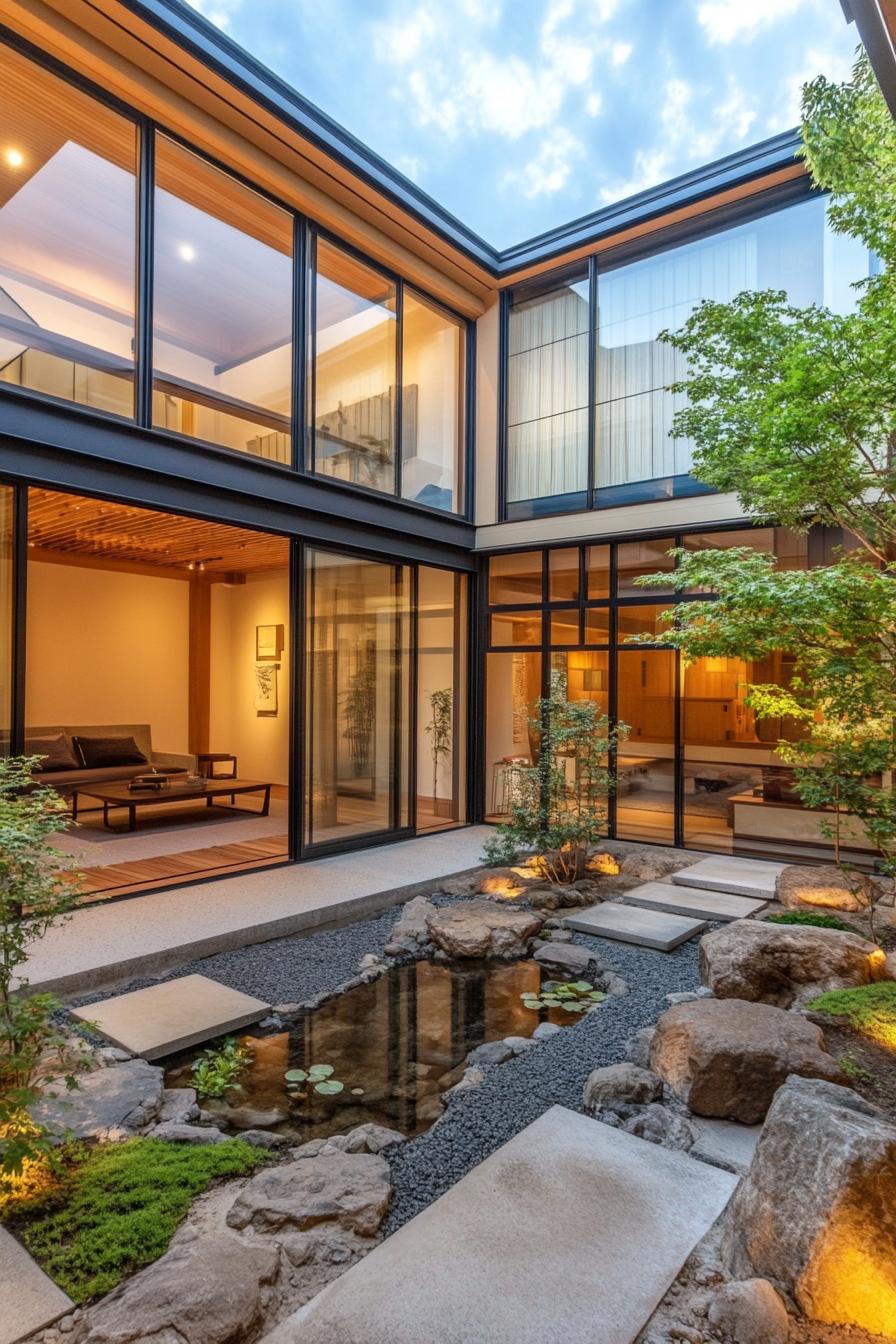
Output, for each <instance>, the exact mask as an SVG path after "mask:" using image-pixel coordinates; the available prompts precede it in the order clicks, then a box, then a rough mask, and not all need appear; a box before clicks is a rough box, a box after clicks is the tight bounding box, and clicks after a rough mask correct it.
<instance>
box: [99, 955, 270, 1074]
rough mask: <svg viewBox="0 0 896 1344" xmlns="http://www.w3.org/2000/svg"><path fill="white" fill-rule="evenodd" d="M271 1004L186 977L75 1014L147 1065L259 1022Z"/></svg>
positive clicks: (198, 977) (205, 980)
mask: <svg viewBox="0 0 896 1344" xmlns="http://www.w3.org/2000/svg"><path fill="white" fill-rule="evenodd" d="M269 1012H270V1004H267V1003H262V1001H261V999H254V998H253V997H252V996H251V994H242V993H241V992H240V991H239V990H238V989H230V988H228V986H227V985H221V984H219V983H218V981H217V980H209V979H208V977H207V976H205V975H184V976H181V977H180V979H178V980H169V981H167V982H166V983H165V984H163V985H153V986H152V987H151V988H150V989H137V990H134V991H133V992H132V993H130V994H117V995H116V996H115V998H113V999H104V1000H103V1001H102V1002H101V1003H88V1004H85V1006H84V1007H83V1008H76V1009H73V1016H74V1017H79V1018H81V1020H82V1021H84V1022H92V1023H94V1024H95V1025H96V1028H97V1030H99V1031H100V1032H102V1034H103V1035H104V1036H107V1037H108V1038H109V1040H110V1041H112V1042H113V1044H115V1045H120V1046H123V1047H124V1049H125V1050H130V1051H131V1053H132V1054H134V1055H142V1056H143V1058H144V1059H160V1058H161V1057H162V1056H163V1055H173V1054H175V1053H176V1051H178V1050H186V1049H188V1047H189V1046H191V1045H197V1044H198V1043H199V1042H200V1041H208V1040H211V1038H212V1037H213V1036H223V1035H225V1033H226V1032H228V1031H237V1030H238V1029H239V1028H240V1027H248V1026H249V1025H250V1024H251V1023H252V1022H258V1021H259V1019H260V1018H262V1017H265V1016H266V1015H267V1014H268V1013H269Z"/></svg>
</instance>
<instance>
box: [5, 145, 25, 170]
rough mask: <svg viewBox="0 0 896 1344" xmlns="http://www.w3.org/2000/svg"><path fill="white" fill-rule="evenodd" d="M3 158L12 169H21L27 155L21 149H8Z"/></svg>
mask: <svg viewBox="0 0 896 1344" xmlns="http://www.w3.org/2000/svg"><path fill="white" fill-rule="evenodd" d="M3 157H4V159H5V160H6V162H7V164H8V165H9V167H10V168H21V166H22V164H23V163H24V162H25V155H24V154H23V153H22V151H21V150H20V149H7V150H6V152H5V153H4V155H3Z"/></svg>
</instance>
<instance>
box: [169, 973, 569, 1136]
mask: <svg viewBox="0 0 896 1344" xmlns="http://www.w3.org/2000/svg"><path fill="white" fill-rule="evenodd" d="M542 976H543V972H542V970H541V967H540V966H538V965H537V963H536V962H534V961H517V962H512V963H503V962H501V963H490V964H486V963H481V964H480V963H477V964H475V965H471V966H461V965H450V966H438V965H434V964H433V963H431V962H427V961H419V962H415V963H413V964H411V965H403V966H395V967H393V968H392V969H391V970H389V971H388V972H387V973H386V974H385V975H383V976H381V977H380V978H379V979H377V980H373V981H371V983H370V984H365V985H358V986H356V987H355V988H354V989H350V990H347V991H346V992H345V993H344V994H339V995H337V996H336V997H335V998H332V999H329V1000H328V1001H327V1002H326V1003H324V1004H322V1005H321V1006H320V1007H319V1008H315V1009H313V1010H311V1011H308V1012H305V1013H303V1014H302V1016H301V1017H300V1018H299V1020H298V1021H297V1022H296V1023H295V1025H294V1026H293V1027H292V1029H291V1030H290V1031H283V1032H278V1033H277V1034H275V1035H251V1034H250V1035H244V1036H241V1037H239V1039H240V1041H241V1043H242V1044H244V1045H245V1046H246V1047H247V1049H248V1050H249V1052H250V1055H251V1062H250V1064H249V1066H248V1068H247V1069H246V1072H245V1073H244V1074H243V1076H242V1078H241V1091H239V1092H233V1093H231V1094H229V1099H228V1100H227V1101H214V1100H207V1101H205V1102H203V1105H204V1106H205V1108H206V1109H207V1110H210V1111H214V1112H215V1113H216V1114H218V1115H219V1116H220V1118H221V1120H222V1121H226V1122H227V1127H228V1128H233V1129H237V1130H238V1129H250V1128H256V1127H258V1128H265V1129H277V1130H279V1131H281V1132H288V1133H290V1134H294V1135H295V1136H296V1138H297V1140H298V1141H305V1140H307V1139H312V1138H321V1137H326V1136H327V1135H330V1134H338V1133H344V1132H345V1131H346V1130H349V1129H351V1128H353V1127H354V1126H355V1125H359V1124H363V1123H364V1122H366V1121H372V1122H374V1123H376V1124H380V1125H387V1126H389V1127H390V1128H393V1129H398V1130H401V1132H402V1133H403V1134H407V1135H413V1134H419V1133H421V1132H422V1131H423V1130H424V1129H427V1128H428V1127H429V1126H430V1125H431V1124H432V1123H433V1121H434V1120H436V1119H437V1118H438V1116H439V1115H440V1114H441V1111H442V1105H441V1102H440V1100H439V1098H440V1095H441V1093H442V1092H444V1091H445V1090H446V1089H447V1088H449V1087H452V1086H453V1085H454V1084H455V1083H457V1082H459V1081H460V1079H461V1077H462V1076H463V1072H464V1067H465V1061H466V1057H467V1055H468V1054H469V1052H470V1051H471V1050H473V1049H475V1047H476V1046H478V1045H482V1044H483V1043H484V1042H485V1041H494V1040H498V1039H500V1038H501V1037H503V1036H531V1035H532V1032H533V1031H534V1030H535V1028H536V1027H537V1026H538V1024H539V1023H540V1022H553V1023H555V1024H556V1025H558V1026H564V1027H566V1026H571V1025H572V1024H573V1022H575V1021H576V1020H577V1019H576V1017H575V1015H574V1014H572V1013H568V1012H566V1011H565V1010H563V1009H562V1008H552V1009H542V1010H541V1011H538V1012H533V1011H532V1010H531V1009H528V1008H525V1007H524V1006H523V1003H522V1000H521V997H520V996H521V995H522V994H524V993H527V992H529V993H531V992H535V993H537V992H538V991H539V989H540V988H541V987H542ZM198 1053H199V1052H198V1051H192V1052H191V1053H190V1054H189V1055H181V1056H178V1057H177V1058H176V1059H173V1060H171V1061H170V1063H169V1068H168V1071H167V1075H166V1085H167V1086H168V1087H188V1086H190V1085H191V1082H192V1079H191V1075H190V1063H191V1062H192V1060H193V1059H194V1058H195V1056H196V1054H198ZM312 1064H330V1065H332V1067H333V1077H334V1078H335V1079H338V1080H339V1081H340V1082H341V1083H342V1084H343V1090H342V1091H341V1092H340V1093H339V1094H338V1095H336V1096H318V1095H316V1094H314V1093H313V1092H312V1093H311V1094H310V1096H305V1095H303V1096H300V1097H294V1096H290V1094H289V1092H288V1091H287V1087H286V1083H285V1081H284V1074H285V1073H286V1072H287V1070H289V1069H307V1068H308V1067H309V1066H310V1065H312Z"/></svg>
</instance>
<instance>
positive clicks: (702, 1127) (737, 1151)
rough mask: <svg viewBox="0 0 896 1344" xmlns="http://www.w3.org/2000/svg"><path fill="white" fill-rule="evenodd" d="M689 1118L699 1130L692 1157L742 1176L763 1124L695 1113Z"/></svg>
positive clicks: (691, 1151) (750, 1158)
mask: <svg viewBox="0 0 896 1344" xmlns="http://www.w3.org/2000/svg"><path fill="white" fill-rule="evenodd" d="M690 1121H691V1124H692V1125H693V1126H694V1128H695V1129H696V1131H697V1142H696V1143H695V1144H694V1146H693V1148H691V1150H690V1154H691V1157H696V1158H698V1159H699V1161H701V1162H712V1163H714V1164H715V1165H716V1166H719V1167H724V1168H725V1170H726V1171H734V1172H737V1174H738V1175H739V1176H742V1175H743V1174H744V1172H745V1171H746V1170H747V1169H748V1167H749V1165H750V1163H751V1162H752V1161H753V1154H754V1152H755V1151H756V1145H757V1143H758V1142H759V1136H760V1134H761V1133H762V1126H761V1125H739V1124H737V1123H736V1121H734V1120H713V1119H710V1118H708V1117H707V1116H703V1115H692V1116H691V1117H690Z"/></svg>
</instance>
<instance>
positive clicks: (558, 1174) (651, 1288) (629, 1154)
mask: <svg viewBox="0 0 896 1344" xmlns="http://www.w3.org/2000/svg"><path fill="white" fill-rule="evenodd" d="M735 1184H736V1178H735V1177H734V1176H732V1175H730V1173H728V1172H724V1171H720V1170H719V1169H718V1168H716V1167H711V1166H707V1165H706V1164H704V1163H702V1162H695V1161H694V1160H693V1159H692V1158H689V1157H688V1156H687V1155H686V1154H684V1153H677V1152H669V1151H667V1150H665V1149H663V1148H660V1147H658V1146H657V1145H656V1144H652V1143H646V1142H645V1141H644V1140H643V1139H637V1138H634V1137H632V1135H630V1134H625V1133H623V1132H622V1131H621V1130H618V1129H612V1128H611V1127H610V1126H609V1125H602V1124H600V1122H599V1121H596V1120H591V1119H589V1118H588V1117H587V1116H584V1115H578V1114H576V1113H575V1112H574V1111H569V1110H566V1109H565V1108H564V1107H562V1106H553V1107H551V1109H550V1110H549V1111H547V1112H546V1113H545V1114H544V1115H542V1116H540V1117H539V1119H538V1120H536V1121H535V1122H534V1123H533V1124H531V1125H529V1126H528V1127H527V1128H526V1129H524V1130H523V1131H522V1132H521V1133H519V1134H517V1135H516V1136H515V1137H514V1138H513V1139H511V1140H510V1142H509V1143H506V1144H505V1145H504V1146H503V1147H502V1148H499V1149H498V1150H497V1152H495V1153H493V1154H492V1155H491V1157H488V1158H486V1160H485V1161H484V1162H482V1163H480V1165H479V1166H478V1167H474V1169H473V1170H472V1171H471V1172H469V1173H468V1174H467V1175H466V1176H465V1177H464V1178H463V1179H462V1180H461V1181H459V1182H458V1184H457V1185H455V1186H453V1187H452V1188H451V1189H450V1190H449V1191H448V1192H447V1193H446V1194H444V1195H442V1197H441V1198H440V1199H437V1200H436V1201H435V1203H433V1204H431V1205H430V1206H429V1207H428V1208H427V1209H425V1210H424V1211H423V1213H420V1214H418V1215H417V1217H416V1218H412V1219H411V1221H410V1222H409V1223H406V1224H405V1225H404V1227H402V1228H400V1229H399V1231H398V1232H396V1233H394V1234H393V1235H392V1236H391V1237H389V1238H388V1240H387V1241H384V1242H383V1243H382V1244H381V1245H380V1246H378V1247H377V1248H376V1249H375V1250H373V1251H371V1253H370V1254H369V1255H368V1256H366V1257H365V1259H363V1260H361V1261H359V1262H358V1263H357V1264H355V1265H353V1266H352V1267H351V1269H349V1270H348V1271H347V1272H346V1273H345V1274H343V1275H342V1276H341V1277H340V1278H338V1279H337V1280H336V1281H335V1282H334V1283H332V1284H330V1285H329V1287H327V1288H325V1289H324V1291H323V1292H322V1293H319V1294H318V1296H317V1297H315V1298H313V1299H312V1301H311V1302H309V1303H308V1304H307V1306H305V1307H302V1308H301V1309H300V1310H299V1311H298V1312H296V1313H295V1314H294V1315H292V1316H290V1317H288V1318H287V1320H285V1321H283V1322H281V1324H280V1325H279V1326H278V1327H277V1328H276V1330H274V1331H273V1332H272V1333H271V1334H270V1335H268V1336H267V1337H266V1342H265V1344H424V1341H425V1342H426V1344H429V1341H433V1344H434V1342H435V1341H438V1344H472V1342H473V1341H476V1344H506V1341H509V1340H512V1341H513V1344H545V1341H546V1340H570V1341H575V1344H631V1341H632V1340H633V1339H634V1338H635V1337H636V1336H637V1334H638V1332H639V1330H640V1329H641V1328H642V1326H643V1325H644V1323H645V1321H646V1320H647V1318H648V1317H649V1316H650V1314H651V1313H652V1312H653V1310H654V1309H655V1307H656V1305H657V1303H658V1302H659V1301H660V1299H661V1298H662V1297H663V1295H664V1294H665V1292H666V1290H667V1289H668V1287H669V1285H670V1284H671V1283H672V1281H673V1279H674V1278H675V1275H676V1274H677V1273H678V1271H679V1270H680V1268H681V1266H682V1264H683V1263H684V1261H685V1260H686V1259H687V1257H688V1255H689V1254H690V1252H691V1251H692V1249H693V1247H694V1246H695V1245H696V1243H697V1242H698V1241H699V1240H700V1238H701V1237H703V1236H704V1235H705V1233H706V1232H707V1231H708V1229H709V1228H710V1226H711V1225H712V1223H713V1222H714V1221H715V1219H716V1218H717V1217H718V1215H719V1214H720V1213H721V1211H722V1209H723V1208H724V1207H725V1205H726V1204H727V1202H728V1200H729V1198H730V1196H731V1193H732V1191H733V1190H734V1187H735Z"/></svg>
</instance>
